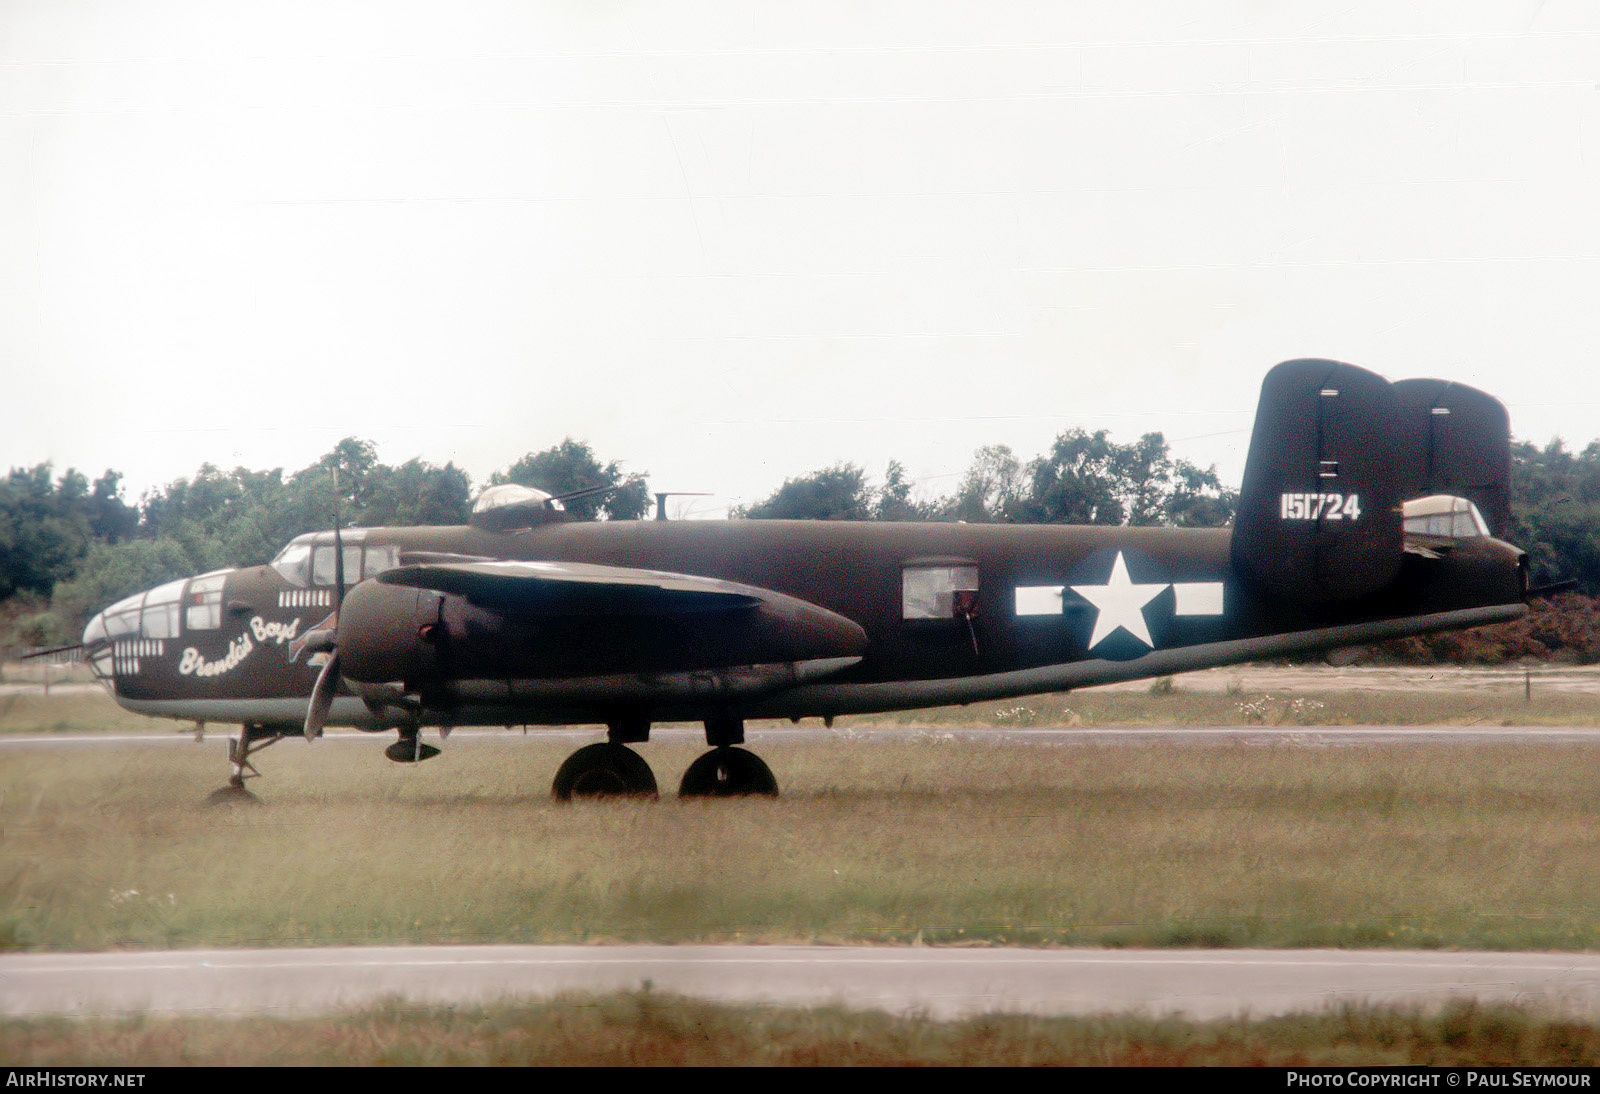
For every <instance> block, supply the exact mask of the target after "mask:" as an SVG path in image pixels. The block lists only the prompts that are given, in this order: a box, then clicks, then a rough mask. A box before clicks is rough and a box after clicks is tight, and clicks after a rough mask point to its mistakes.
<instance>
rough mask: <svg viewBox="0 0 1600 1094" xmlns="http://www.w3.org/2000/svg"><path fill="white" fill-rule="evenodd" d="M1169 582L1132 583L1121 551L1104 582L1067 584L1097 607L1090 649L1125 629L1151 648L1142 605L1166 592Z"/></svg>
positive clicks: (1148, 629) (1151, 644) (1090, 637)
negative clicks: (1153, 583)
mask: <svg viewBox="0 0 1600 1094" xmlns="http://www.w3.org/2000/svg"><path fill="white" fill-rule="evenodd" d="M1170 584H1171V582H1167V581H1163V582H1160V583H1159V584H1155V585H1136V584H1134V582H1133V579H1132V578H1130V577H1129V576H1128V564H1127V563H1126V562H1124V561H1123V560H1122V552H1121V551H1118V552H1117V560H1116V561H1115V562H1113V563H1112V564H1111V577H1110V578H1109V579H1108V580H1107V581H1106V583H1105V584H1104V585H1073V586H1070V588H1071V589H1072V591H1073V592H1075V593H1077V594H1078V595H1079V596H1081V597H1083V598H1084V599H1085V600H1087V601H1088V602H1089V603H1091V604H1093V605H1094V606H1095V608H1097V609H1098V611H1096V613H1095V620H1094V633H1093V634H1091V635H1090V636H1089V648H1090V649H1093V648H1094V647H1096V646H1098V645H1099V644H1100V643H1101V642H1103V641H1105V640H1106V639H1107V638H1110V637H1111V636H1112V635H1113V634H1114V633H1116V631H1117V630H1118V629H1121V630H1125V631H1127V632H1128V633H1129V634H1131V635H1133V636H1134V637H1135V638H1137V639H1138V640H1139V641H1141V642H1143V643H1144V644H1145V645H1147V646H1150V647H1151V648H1154V647H1155V643H1154V642H1153V641H1151V639H1150V628H1149V627H1148V626H1146V625H1145V621H1144V606H1145V605H1146V604H1148V603H1150V602H1151V601H1152V600H1154V599H1155V598H1156V597H1158V596H1160V595H1161V594H1162V593H1163V592H1165V591H1166V590H1167V587H1168V586H1169V585H1170Z"/></svg>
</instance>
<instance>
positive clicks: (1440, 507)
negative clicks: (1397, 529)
mask: <svg viewBox="0 0 1600 1094" xmlns="http://www.w3.org/2000/svg"><path fill="white" fill-rule="evenodd" d="M1401 510H1402V512H1403V514H1404V518H1405V530H1406V532H1407V534H1414V535H1424V536H1447V537H1449V538H1451V539H1471V538H1474V537H1476V536H1487V535H1488V534H1489V526H1488V524H1487V523H1485V522H1484V519H1483V515H1482V514H1481V513H1479V512H1478V507H1477V506H1476V505H1473V504H1472V503H1471V502H1470V501H1468V500H1467V499H1466V498H1458V497H1455V496H1453V495H1451V494H1430V495H1428V496H1427V497H1425V498H1413V499H1411V500H1410V501H1408V502H1406V503H1405V504H1404V505H1403V506H1402V507H1401Z"/></svg>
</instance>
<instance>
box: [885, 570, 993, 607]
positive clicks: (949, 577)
mask: <svg viewBox="0 0 1600 1094" xmlns="http://www.w3.org/2000/svg"><path fill="white" fill-rule="evenodd" d="M900 593H901V595H900V615H901V618H903V619H954V618H956V614H957V609H958V608H963V607H965V608H970V607H971V605H972V603H973V601H974V600H975V599H976V597H977V595H978V568H977V567H976V566H907V567H906V568H905V571H904V574H903V575H902V577H901V584H900Z"/></svg>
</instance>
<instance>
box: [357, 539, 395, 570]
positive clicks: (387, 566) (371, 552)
mask: <svg viewBox="0 0 1600 1094" xmlns="http://www.w3.org/2000/svg"><path fill="white" fill-rule="evenodd" d="M398 565H400V548H399V547H395V546H389V547H370V546H369V547H368V548H367V558H366V565H365V566H363V567H362V570H361V576H362V577H377V576H378V575H379V574H381V573H383V572H384V571H385V570H392V569H394V568H395V567H396V566H398Z"/></svg>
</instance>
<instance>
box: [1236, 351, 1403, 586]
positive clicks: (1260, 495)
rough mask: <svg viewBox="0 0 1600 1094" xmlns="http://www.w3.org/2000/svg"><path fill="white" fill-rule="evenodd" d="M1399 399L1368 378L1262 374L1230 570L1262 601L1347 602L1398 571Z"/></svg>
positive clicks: (1349, 371) (1285, 369) (1290, 371)
mask: <svg viewBox="0 0 1600 1094" xmlns="http://www.w3.org/2000/svg"><path fill="white" fill-rule="evenodd" d="M1399 406H1400V403H1399V398H1398V396H1397V395H1396V393H1395V389H1394V386H1393V385H1391V384H1390V383H1389V382H1388V381H1387V380H1385V379H1384V378H1383V377H1381V376H1379V375H1377V374H1376V373H1372V372H1368V371H1367V370H1365V369H1360V368H1356V367H1355V366H1354V365H1347V364H1342V363H1340V362H1338V361H1324V360H1300V361H1285V362H1284V363H1283V364H1281V365H1278V366H1277V367H1275V368H1274V369H1273V370H1272V371H1271V372H1269V373H1267V377H1266V379H1265V380H1264V381H1263V382H1262V385H1261V402H1260V404H1259V405H1258V406H1257V408H1256V421H1255V431H1254V433H1253V434H1252V436H1251V438H1250V454H1249V457H1248V459H1247V461H1246V463H1245V470H1244V482H1243V485H1242V486H1241V488H1240V491H1239V512H1238V516H1237V518H1236V519H1235V521H1234V533H1233V563H1234V566H1235V568H1236V569H1237V570H1238V571H1239V573H1240V574H1242V575H1243V576H1245V577H1246V578H1247V579H1248V580H1250V581H1252V582H1254V583H1256V584H1257V585H1259V586H1261V587H1262V588H1264V589H1265V590H1266V591H1267V592H1269V593H1271V594H1273V595H1276V596H1281V597H1285V598H1288V599H1292V600H1297V601H1309V602H1320V601H1331V600H1349V599H1353V598H1355V597H1360V596H1364V595H1366V594H1368V593H1371V592H1374V591H1376V590H1377V589H1379V588H1382V587H1383V586H1384V585H1386V584H1388V583H1389V582H1390V581H1392V580H1393V579H1394V577H1395V575H1396V574H1397V573H1398V572H1399V569H1400V561H1401V557H1402V554H1403V551H1402V530H1401V515H1400V502H1401V500H1402V493H1401V478H1400V474H1399V472H1398V470H1397V463H1398V456H1399V450H1400V430H1399V425H1398V423H1399V416H1400V415H1399Z"/></svg>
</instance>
